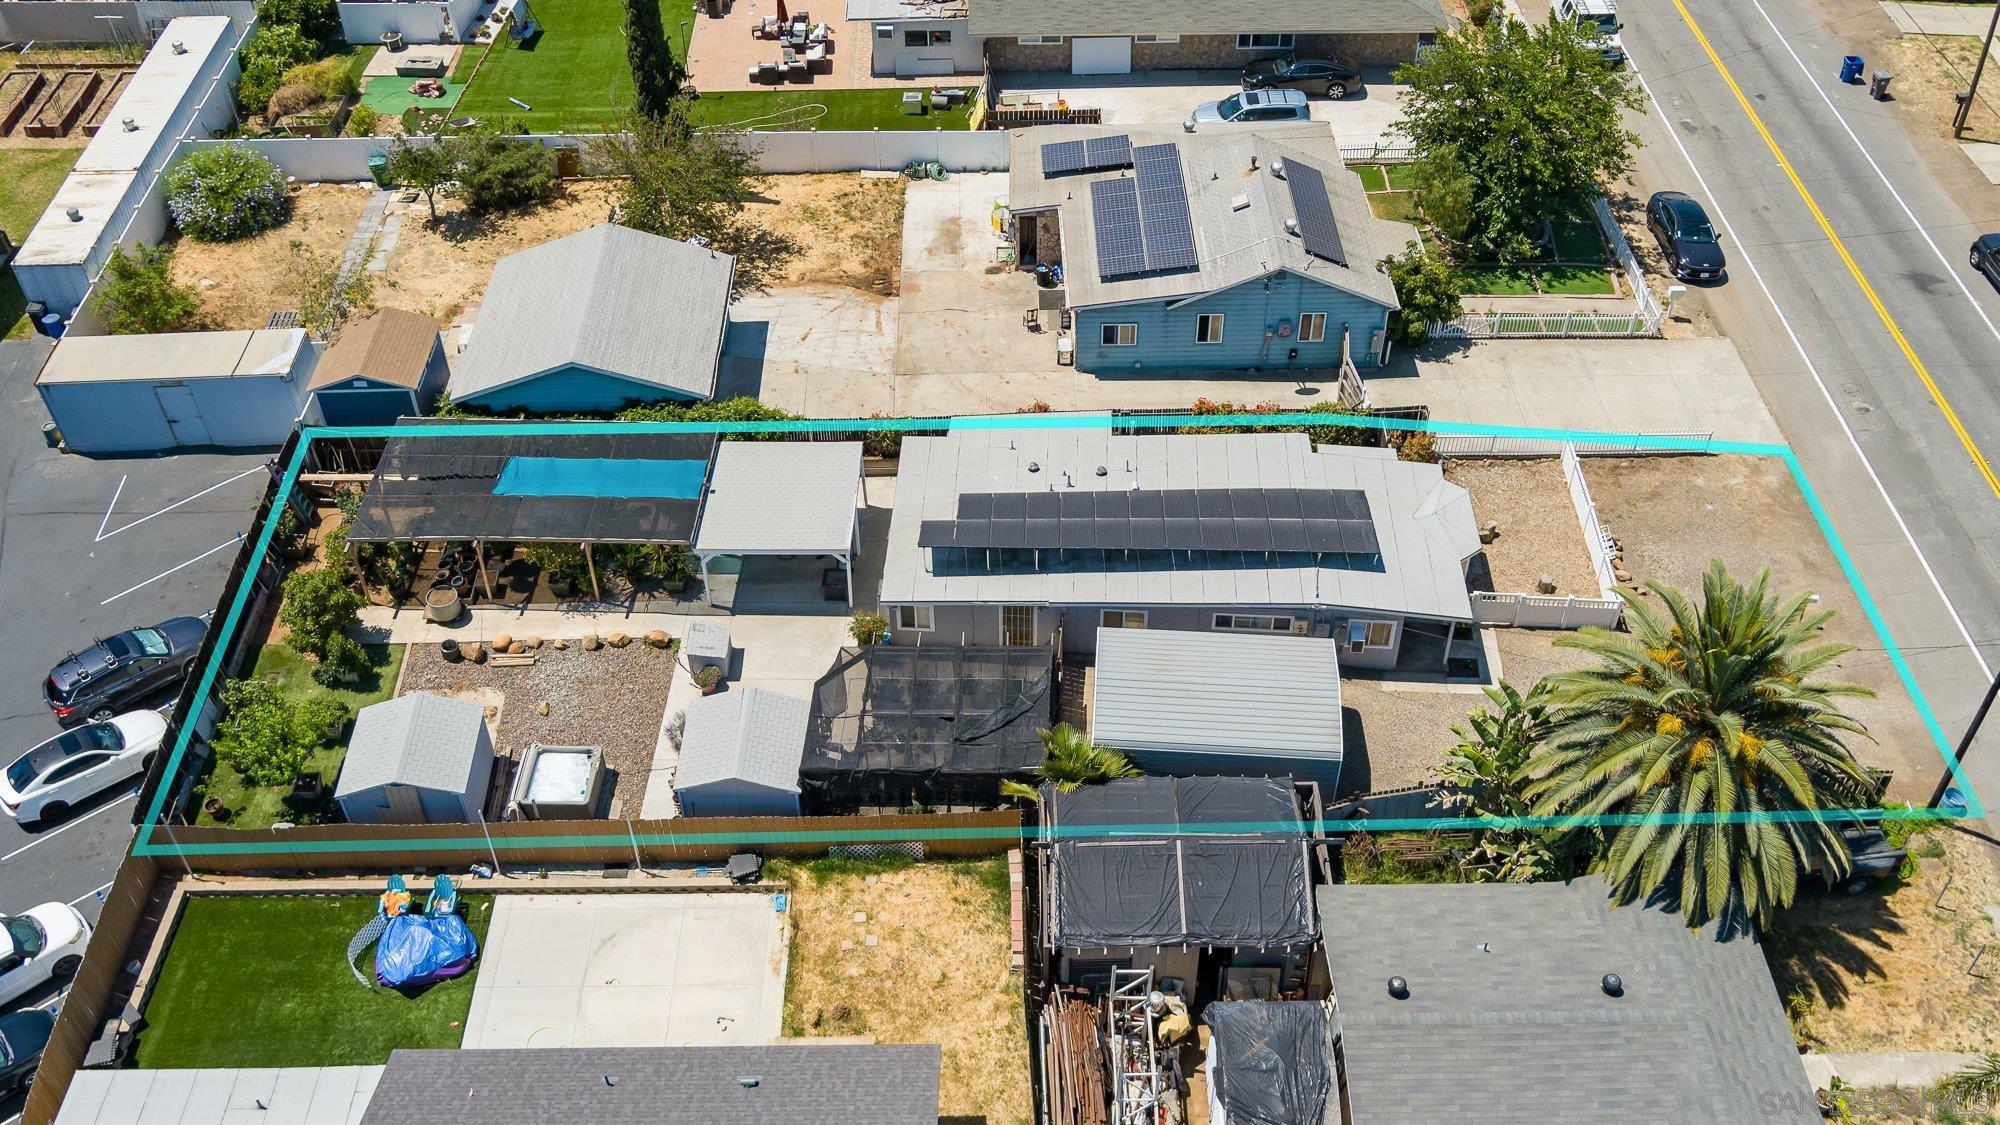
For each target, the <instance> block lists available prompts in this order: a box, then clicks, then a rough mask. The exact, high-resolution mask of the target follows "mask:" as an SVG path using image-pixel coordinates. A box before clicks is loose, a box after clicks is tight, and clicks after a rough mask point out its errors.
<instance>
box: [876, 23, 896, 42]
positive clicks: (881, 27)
mask: <svg viewBox="0 0 2000 1125" xmlns="http://www.w3.org/2000/svg"><path fill="white" fill-rule="evenodd" d="M895 37H896V25H895V24H892V23H878V24H876V25H875V38H877V39H894V38H895Z"/></svg>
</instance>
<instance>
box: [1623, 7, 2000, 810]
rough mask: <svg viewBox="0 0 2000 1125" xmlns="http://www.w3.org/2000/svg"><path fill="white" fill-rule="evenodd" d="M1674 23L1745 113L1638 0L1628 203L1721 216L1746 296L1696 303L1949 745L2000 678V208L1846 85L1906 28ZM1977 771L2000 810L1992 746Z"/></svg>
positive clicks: (1911, 129) (1969, 174) (1958, 167)
mask: <svg viewBox="0 0 2000 1125" xmlns="http://www.w3.org/2000/svg"><path fill="white" fill-rule="evenodd" d="M1682 2H1683V3H1684V4H1685V5H1686V8H1687V12H1688V13H1689V14H1690V15H1691V16H1692V17H1693V19H1694V21H1695V24H1696V25H1698V27H1699V29H1700V31H1701V33H1702V34H1704V35H1705V36H1706V38H1707V40H1708V43H1709V45H1710V46H1711V47H1712V49H1713V50H1714V52H1715V53H1716V54H1717V55H1718V56H1720V58H1721V60H1722V63H1723V65H1724V66H1726V67H1727V69H1728V71H1729V72H1730V74H1731V75H1733V76H1734V79H1735V82H1736V84H1737V86H1738V87H1739V88H1740V90H1741V91H1742V100H1741V101H1739V99H1738V98H1737V96H1736V94H1735V93H1734V92H1733V91H1732V90H1731V89H1730V88H1729V86H1728V84H1727V83H1726V82H1725V81H1724V80H1723V78H1722V76H1721V74H1720V73H1719V72H1718V70H1717V68H1716V66H1715V65H1714V63H1713V62H1712V61H1711V59H1710V57H1709V55H1708V53H1707V52H1706V51H1705V50H1704V48H1703V46H1702V44H1701V42H1700V40H1699V38H1698V37H1697V34H1696V31H1695V29H1694V28H1693V27H1691V26H1690V25H1689V23H1688V22H1687V21H1686V20H1684V19H1683V18H1682V15H1681V12H1680V11H1679V10H1678V9H1677V8H1676V6H1675V4H1674V2H1673V0H1625V3H1624V4H1623V5H1622V11H1623V13H1624V16H1625V22H1626V28H1625V32H1624V36H1623V38H1624V42H1625V46H1626V50H1627V51H1628V52H1629V53H1630V54H1631V56H1632V58H1633V61H1634V63H1635V66H1636V69H1637V70H1638V71H1639V73H1640V74H1641V75H1642V76H1643V78H1644V81H1645V83H1646V85H1647V87H1648V90H1649V93H1650V94H1651V97H1652V101H1653V104H1654V106H1655V111H1654V112H1652V113H1651V114H1649V116H1648V118H1647V119H1646V121H1645V122H1644V123H1643V125H1642V126H1641V135H1642V137H1643V138H1644V140H1645V142H1646V148H1645V150H1644V151H1643V152H1642V154H1641V156H1640V159H1639V163H1638V168H1637V171H1636V174H1635V176H1634V181H1635V184H1636V186H1637V188H1638V189H1639V191H1640V192H1641V193H1642V194H1643V193H1646V192H1651V191H1654V190H1658V189H1661V188H1679V189H1683V190H1686V191H1689V192H1690V193H1692V194H1694V195H1696V196H1697V197H1698V198H1702V199H1705V200H1707V201H1708V202H1709V203H1710V210H1711V214H1713V215H1715V216H1716V217H1717V218H1718V220H1719V224H1720V225H1722V227H1723V233H1724V242H1725V249H1726V250H1727V251H1728V253H1729V255H1730V264H1731V273H1730V277H1729V280H1728V282H1727V283H1726V284H1724V285H1720V286H1713V287H1709V288H1708V289H1706V290H1705V291H1704V292H1703V293H1701V294H1700V295H1699V296H1698V297H1697V300H1698V301H1701V302H1703V303H1705V304H1706V305H1707V307H1708V309H1709V311H1710V312H1711V313H1712V315H1713V316H1714V318H1715V320H1716V322H1717V324H1718V325H1719V326H1720V327H1721V329H1722V330H1723V331H1724V332H1725V333H1726V334H1727V335H1729V336H1730V337H1731V338H1732V339H1733V340H1734V341H1735V343H1736V345H1737V347H1738V348H1739V349H1740V350H1741V352H1742V353H1743V356H1744V359H1745V361H1746V363H1747V365H1748V366H1749V368H1750V370H1751V372H1752V375H1753V377H1754V378H1755V380H1756V382H1757V384H1758V387H1759V390H1760V391H1761V392H1762V393H1763V395H1764V397H1765V399H1766V401H1767V403H1768V404H1769V406H1770V408H1771V411H1772V413H1773V415H1774V416H1775V417H1776V418H1777V420H1778V422H1779V424H1780V426H1781V427H1782V428H1783V429H1784V430H1785V433H1786V437H1787V439H1788V440H1789V441H1790V442H1791V443H1792V445H1793V446H1794V447H1795V449H1796V450H1797V451H1798V453H1799V456H1800V459H1801V462H1802V463H1803V465H1804V467H1805V469H1806V471H1807V474H1808V476H1809V478H1810V479H1811V480H1812V481H1813V483H1814V485H1815V487H1816V488H1817V490H1818V491H1819V493H1820V495H1821V498H1822V500H1823V501H1825V503H1826V505H1827V508H1828V511H1829V513H1830V516H1831V518H1832V519H1833V522H1834V524H1835V526H1836V527H1837V528H1838V529H1839V531H1840V532H1841V535H1842V537H1843V538H1844V539H1845V541H1846V542H1847V545H1848V546H1849V548H1850V550H1851V551H1852V552H1853V556H1854V559H1855V562H1856V565H1857V567H1858V568H1859V569H1860V571H1861V573H1862V577H1863V579H1864V581H1865V583H1866V585H1867V587H1868V589H1869V591H1870V592H1871V593H1872V594H1873V595H1874V597H1875V599H1876V600H1877V602H1878V603H1879V604H1880V605H1881V608H1882V612H1883V615H1884V617H1885V619H1886V620H1887V622H1888V624H1889V627H1890V631H1891V634H1892V635H1893V636H1894V637H1895V638H1896V641H1897V643H1898V645H1899V647H1900V648H1901V649H1902V650H1903V651H1904V653H1905V654H1906V656H1907V657H1908V659H1909V661H1910V663H1911V665H1912V666H1913V668H1914V670H1915V673H1916V675H1917V678H1918V680H1919V682H1920V683H1921V684H1922V686H1923V688H1924V690H1925V693H1926V695H1927V696H1928V697H1929V699H1930V701H1931V703H1932V705H1933V707H1934V708H1935V709H1936V712H1937V716H1938V719H1939V722H1940V723H1941V725H1942V726H1943V728H1944V730H1945V732H1946V734H1947V736H1948V737H1950V738H1953V739H1955V738H1956V737H1957V736H1958V734H1959V733H1960V732H1962V731H1963V730H1964V728H1965V724H1966V723H1967V722H1968V721H1969V719H1970V717H1971V714H1972V711H1973V709H1974V708H1975V707H1976V705H1977V703H1978V700H1979V697H1980V694H1981V693H1982V692H1983V690H1984V689H1985V686H1986V682H1987V679H1988V677H1989V675H1990V672H1989V669H2000V596H1996V595H2000V495H1996V485H1995V483H1994V482H1991V481H1989V479H1988V478H1987V476H1986V475H1985V474H1984V473H1983V472H1982V471H1981V469H1980V467H1979V461H1978V459H1977V457H1976V455H1975V454H1974V453H1972V452H1969V451H1968V449H1967V448H1966V447H1967V445H1968V444H1972V445H1975V446H1978V447H1981V449H1982V450H1983V449H1985V448H1987V447H1990V448H1991V449H1992V450H1993V451H1994V452H1996V453H2000V379H1996V378H1995V374H1996V364H1995V362H1994V359H1993V357H1994V356H1995V355H1996V354H2000V329H1996V328H1995V325H1996V324H2000V296H1996V294H1995V293H1994V291H1993V288H1992V286H1991V284H1990V283H1989V282H1987V281H1986V279H1985V278H1984V277H1982V276H1981V275H1979V274H1978V273H1976V272H1974V271H1972V270H1971V269H1969V268H1968V266H1967V264H1966V258H1965V254H1966V248H1967V246H1968V244H1969V243H1970V242H1971V240H1972V238H1973V237H1974V236H1975V235H1976V234H1978V233H1981V232H1983V231H1987V230H1994V229H2000V206H1997V205H1996V204H2000V188H1994V187H1992V186H1990V185H1988V184H1986V182H1985V181H1984V180H1983V179H1981V178H1979V177H1978V176H1977V175H1976V174H1975V173H1974V172H1973V170H1972V166H1971V163H1970V162H1969V161H1967V160H1966V159H1965V158H1964V157H1963V156H1962V155H1961V154H1959V153H1957V152H1956V151H1955V150H1953V149H1952V148H1951V147H1950V146H1948V145H1947V144H1945V143H1944V142H1942V141H1940V140H1934V139H1931V138H1927V137H1926V136H1924V135H1923V134H1922V132H1921V130H1922V128H1923V127H1922V125H1921V123H1916V124H1912V123H1909V122H1906V121H1905V120H1903V119H1902V117H1901V116H1900V115H1899V113H1898V112H1897V110H1896V109H1895V108H1893V107H1890V106H1886V105H1883V104H1879V103H1876V102H1874V101H1872V100H1870V99H1869V98H1868V97H1867V95H1866V92H1865V91H1864V89H1863V88H1862V87H1858V86H1842V85H1840V84H1839V83H1838V82H1837V81H1836V80H1835V78H1836V73H1837V71H1838V69H1839V63H1840V57H1841V56H1842V55H1845V54H1849V53H1857V54H1864V55H1866V54H1869V53H1870V51H1869V50H1868V49H1867V48H1868V47H1870V46H1872V45H1874V43H1875V42H1877V41H1878V39H1877V37H1879V36H1880V35H1882V34H1884V33H1886V32H1888V31H1889V29H1890V28H1891V27H1892V25H1891V24H1890V23H1889V21H1888V19H1887V18H1886V17H1885V16H1883V15H1882V14H1881V12H1880V11H1879V9H1878V8H1877V7H1876V6H1875V4H1874V3H1873V0H1862V2H1856V0H1829V2H1828V3H1827V5H1826V6H1825V8H1824V9H1821V8H1815V7H1811V6H1809V5H1808V4H1807V3H1805V2H1804V0H1682ZM1767 16H1768V20H1767ZM1774 28H1775V29H1774ZM1832 29H1837V30H1832ZM1794 53H1795V54H1796V58H1795V57H1794ZM1744 103H1747V110H1746V106H1745V104H1744ZM1829 103H1830V104H1829ZM1752 113H1754V114H1755V115H1756V117H1757V118H1758V119H1760V120H1761V122H1762V124H1763V126H1764V128H1765V129H1766V130H1768V133H1769V136H1770V138H1771V140H1772V141H1774V142H1775V144H1776V145H1777V147H1778V148H1779V150H1780V151H1781V152H1782V155H1783V158H1784V159H1783V161H1782V162H1781V160H1780V158H1779V156H1778V155H1777V154H1774V153H1773V152H1772V150H1771V147H1770V145H1769V144H1768V143H1767V141H1766V138H1765V136H1764V135H1763V134H1762V133H1760V131H1759V129H1758V127H1757V125H1756V124H1755V123H1753V120H1752V116H1751V114H1752ZM1850 130H1851V132H1850ZM1871 158H1872V160H1873V164H1871V163H1870V159H1871ZM1787 163H1788V164H1789V166H1790V172H1789V173H1788V172H1787V170H1786V167H1785V164H1787ZM1877 166H1879V167H1880V168H1881V169H1882V170H1883V171H1884V172H1885V173H1886V177H1884V176H1881V175H1878V174H1877V172H1876V170H1875V169H1876V167H1877ZM1794 175H1795V176H1796V177H1797V183H1796V184H1795V183H1794V180H1793V176H1794ZM1800 185H1802V186H1803V187H1804V189H1805V192H1806V193H1809V194H1810V196H1811V197H1812V199H1813V200H1814V201H1815V203H1816V205H1817V207H1818V211H1819V215H1818V216H1816V215H1815V214H1814V211H1813V209H1812V207H1810V206H1808V204H1807V203H1806V201H1805V199H1804V198H1802V195H1801V192H1800V190H1799V187H1800ZM1821 216H1823V218H1824V225H1822V222H1821ZM1828 227H1830V228H1831V229H1832V232H1833V237H1830V236H1829V234H1828V231H1827V229H1826V228H1828ZM1835 237H1837V238H1838V240H1839V242H1840V243H1841V244H1843V245H1844V246H1845V249H1846V251H1847V256H1846V257H1847V259H1851V260H1852V262H1853V264H1854V269H1852V270H1850V268H1849V265H1848V262H1847V260H1844V259H1843V256H1842V254H1841V253H1840V252H1839V250H1838V249H1837V248H1836V244H1835ZM1856 272H1858V273H1859V274H1860V279H1859V280H1857V278H1856V276H1855V273H1856ZM1864 282H1865V287H1864ZM1870 290H1872V292H1873V294H1874V299H1875V302H1879V305H1880V311H1879V312H1878V310H1877V308H1876V306H1875V303H1874V302H1871V300H1870V297H1869V291H1870ZM1892 323H1893V326H1894V327H1893V328H1892V327H1891V324H1892ZM1899 334H1900V337H1901V339H1900V340H1899V339H1898V335H1899ZM1920 366H1921V370H1922V371H1923V372H1925V373H1927V374H1928V375H1929V377H1930V380H1931V381H1932V384H1934V385H1935V387H1936V388H1937V395H1936V396H1935V397H1934V396H1933V393H1932V390H1931V389H1930V387H1929V386H1927V385H1926V383H1925V381H1924V379H1923V377H1922V375H1921V374H1920V371H1919V368H1920ZM1940 403H1942V404H1943V406H1941V405H1940ZM1946 407H1948V408H1949V411H1950V413H1951V414H1954V415H1955V416H1956V418H1957V419H1958V423H1959V426H1958V427H1957V428H1955V427H1954V426H1953V424H1952V423H1951V421H1950V420H1949V419H1948V418H1947V410H1946ZM1967 770H1968V773H1969V775H1970V777H1971V779H1972V781H1973V783H1974V786H1975V788H1976V789H1977V791H1978V792H1979V793H1980V794H1981V795H1982V797H1983V798H1984V799H1985V800H1986V801H1987V802H1988V803H1989V804H1993V803H1996V802H2000V723H1995V724H1993V726H1992V728H1991V729H1989V731H1988V732H1987V733H1986V734H1984V735H1983V736H1982V738H1981V740H1980V744H1979V745H1977V746H1975V747H1974V749H1973V751H1972V754H1971V756H1970V757H1969V759H1968V762H1967Z"/></svg>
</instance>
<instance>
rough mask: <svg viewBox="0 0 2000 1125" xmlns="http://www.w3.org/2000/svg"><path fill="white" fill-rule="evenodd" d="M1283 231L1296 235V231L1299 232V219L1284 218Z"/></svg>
mask: <svg viewBox="0 0 2000 1125" xmlns="http://www.w3.org/2000/svg"><path fill="white" fill-rule="evenodd" d="M1285 233H1286V234H1290V235H1296V234H1298V233H1299V221H1298V220H1297V219H1286V220H1285Z"/></svg>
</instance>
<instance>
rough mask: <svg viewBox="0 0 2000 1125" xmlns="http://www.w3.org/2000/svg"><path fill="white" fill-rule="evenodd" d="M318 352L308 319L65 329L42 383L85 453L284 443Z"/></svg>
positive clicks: (59, 424)
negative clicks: (297, 323)
mask: <svg viewBox="0 0 2000 1125" xmlns="http://www.w3.org/2000/svg"><path fill="white" fill-rule="evenodd" d="M318 354H319V346H318V345H317V344H315V343H313V342H312V340H311V339H309V338H308V337H307V336H306V333H305V330H304V329H302V328H264V329H257V330H255V331H238V332H166V333H160V334H158V335H152V336H65V337H63V338H62V340H60V341H59V342H57V344H56V346H55V350H54V351H53V352H51V353H49V360H48V362H47V363H46V364H44V365H43V366H42V373H41V375H40V376H39V377H37V378H36V379H35V389H36V390H38V391H40V392H41V395H42V403H43V404H44V405H45V406H47V407H48V410H49V417H51V418H53V419H55V423H56V428H57V429H60V430H61V431H62V435H63V442H64V444H65V445H66V446H67V447H68V448H69V449H70V450H71V451H73V452H76V453H151V452H156V451H160V450H168V449H176V448H183V447H201V446H212V447H220V448H225V449H245V448H254V447H257V446H275V445H282V444H284V441H285V439H286V438H287V437H289V436H291V432H292V429H293V427H295V426H296V425H297V424H298V418H299V413H300V412H301V411H302V410H303V409H304V407H305V401H306V392H307V382H308V380H309V379H310V377H311V375H312V370H313V364H314V362H315V359H316V358H317V356H318Z"/></svg>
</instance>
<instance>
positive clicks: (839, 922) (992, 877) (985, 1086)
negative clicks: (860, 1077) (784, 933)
mask: <svg viewBox="0 0 2000 1125" xmlns="http://www.w3.org/2000/svg"><path fill="white" fill-rule="evenodd" d="M766 877H767V878H780V879H783V880H784V881H786V882H788V883H789V884H790V885H791V895H792V902H791V906H790V913H791V919H792V950H791V968H790V979H789V980H788V981H787V982H786V984H785V1034H786V1035H790V1036H813V1037H824V1036H846V1035H860V1036H868V1037H871V1038H872V1039H873V1041H874V1042H877V1043H938V1044H941V1045H942V1046H943V1049H944V1062H943V1069H942V1073H941V1076H940V1079H939V1103H938V1113H939V1116H940V1117H941V1118H944V1119H954V1118H956V1119H960V1120H966V1119H974V1120H983V1121H985V1122H987V1123H988V1125H1015V1123H1017V1122H1019V1123H1022V1125H1025V1123H1026V1122H1028V1121H1030V1120H1031V1119H1032V1116H1033V1109H1032V1107H1031V1106H1030V1104H1029V1094H1028V1053H1027V1050H1026V1036H1027V1026H1026V1022H1025V1020H1026V1016H1025V1014H1024V1012H1023V1010H1022V1005H1021V981H1020V979H1019V978H1018V977H1016V976H1015V975H1014V972H1013V970H1012V969H1011V968H1009V966H1008V957H1009V947H1010V942H1011V939H1010V937H1009V928H1008V921H1007V918H1008V902H1007V861H1006V859H1005V858H1004V857H995V858H993V859H988V860H972V861H964V862H926V863H915V864H907V865H904V866H901V867H895V866H893V865H883V864H875V865H868V864H863V863H859V862H854V861H848V862H842V861H839V860H817V861H811V862H808V863H805V864H800V865H790V864H773V865H772V866H771V867H767V868H766ZM858 916H865V917H866V919H867V920H866V921H856V918H857V917H858ZM871 941H872V942H873V944H870V942H871Z"/></svg>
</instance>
